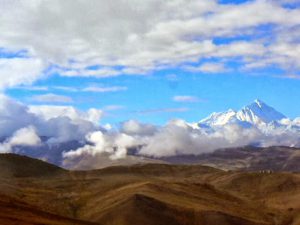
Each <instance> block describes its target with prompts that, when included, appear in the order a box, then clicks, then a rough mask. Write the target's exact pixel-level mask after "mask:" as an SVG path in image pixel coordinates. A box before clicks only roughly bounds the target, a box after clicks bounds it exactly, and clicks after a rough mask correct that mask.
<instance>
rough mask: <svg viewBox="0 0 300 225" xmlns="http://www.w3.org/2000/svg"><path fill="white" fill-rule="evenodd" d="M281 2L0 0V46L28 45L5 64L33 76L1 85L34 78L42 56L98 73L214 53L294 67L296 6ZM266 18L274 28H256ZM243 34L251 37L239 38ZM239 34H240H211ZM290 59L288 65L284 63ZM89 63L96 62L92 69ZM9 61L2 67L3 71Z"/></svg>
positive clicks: (70, 72)
mask: <svg viewBox="0 0 300 225" xmlns="http://www.w3.org/2000/svg"><path fill="white" fill-rule="evenodd" d="M283 3H284V1H267V0H254V1H247V2H245V3H242V4H220V3H218V2H217V1H214V0H203V1H185V0H178V1H160V0H153V1H137V0H133V1H123V0H116V1H114V2H108V1H105V0H90V1H88V2H86V1H80V0H77V1H71V0H65V1H59V0H51V1H48V0H46V1H40V0H32V1H30V2H27V1H26V2H24V1H17V0H11V1H3V0H2V2H1V9H0V26H1V37H0V46H3V47H5V48H8V49H17V50H20V49H21V50H26V51H28V54H29V55H30V57H31V58H22V59H10V60H12V61H10V62H6V63H5V64H6V65H8V64H11V65H20V64H22V66H20V68H22V70H23V72H26V71H27V73H26V74H31V75H30V76H28V75H26V76H25V73H24V76H21V75H20V76H19V75H15V76H13V77H14V78H13V77H12V78H8V77H7V78H6V79H5V81H2V82H1V83H0V84H1V85H0V86H2V87H7V86H14V85H19V84H23V83H24V84H27V83H31V82H32V81H34V80H35V79H38V78H39V77H40V76H39V75H38V74H40V71H41V70H42V69H43V68H44V66H43V64H44V62H47V63H46V64H48V63H54V64H56V65H57V68H58V71H59V72H60V73H61V75H63V76H70V77H77V76H83V77H98V78H103V77H111V76H119V75H122V74H132V73H141V74H144V73H147V71H150V70H156V69H161V68H166V67H170V66H174V65H182V64H183V63H186V62H198V61H199V60H201V59H207V58H211V57H216V58H219V59H224V58H225V59H227V60H238V61H240V62H242V63H243V62H244V60H245V58H247V57H254V59H253V61H255V57H258V56H259V57H261V60H263V61H265V60H267V61H268V62H270V63H274V64H276V65H279V66H280V67H283V68H284V69H286V67H289V66H293V67H295V66H296V67H297V69H299V65H300V64H299V62H300V60H299V54H297V49H298V45H299V40H298V39H297V35H292V34H293V33H294V32H293V30H295V29H297V27H299V24H300V17H299V14H300V10H299V9H298V8H295V9H291V8H287V7H284V6H282V4H283ZM270 12H272V13H270ZM263 25H272V27H273V28H271V29H269V30H264V29H261V28H259V27H261V26H263ZM257 34H258V35H257ZM269 34H270V35H269ZM289 34H291V35H289ZM243 35H247V36H248V37H251V38H248V39H245V40H243ZM283 36H285V37H287V36H289V38H288V41H283ZM236 37H237V38H238V40H239V38H240V39H241V40H243V41H234V42H231V41H229V42H228V43H226V42H224V43H223V44H216V43H214V41H213V40H214V38H229V39H231V38H232V39H233V40H235V38H236ZM260 37H262V38H260ZM285 40H287V39H286V38H285ZM284 59H285V60H284ZM5 60H7V61H9V60H8V59H5ZM289 61H292V65H290V64H288V65H285V64H284V62H289ZM92 65H99V68H98V69H89V66H92ZM13 67H14V66H9V68H4V70H3V71H4V72H5V74H7V72H11V71H12V70H11V68H13ZM24 68H25V70H24ZM16 71H17V72H16ZM19 72H22V71H20V70H18V69H17V70H13V72H12V73H13V74H20V73H19ZM1 77H2V76H1Z"/></svg>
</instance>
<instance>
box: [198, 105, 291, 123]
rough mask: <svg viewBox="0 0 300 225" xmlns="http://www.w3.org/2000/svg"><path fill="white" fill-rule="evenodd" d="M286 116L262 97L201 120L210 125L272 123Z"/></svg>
mask: <svg viewBox="0 0 300 225" xmlns="http://www.w3.org/2000/svg"><path fill="white" fill-rule="evenodd" d="M284 118H286V116H284V115H283V114H282V113H280V112H278V111H277V110H275V109H274V108H272V107H271V106H268V105H267V104H266V103H264V102H263V101H262V100H260V99H255V100H254V102H252V103H251V104H249V105H247V106H245V107H243V108H242V109H241V110H239V111H237V112H236V111H234V110H232V109H229V110H228V111H226V112H222V113H213V114H211V115H210V116H209V117H207V118H205V119H203V120H201V121H200V123H201V124H207V125H210V126H222V125H225V124H228V123H239V124H244V123H245V124H248V125H249V124H252V125H259V124H262V123H270V122H272V121H277V120H281V119H284Z"/></svg>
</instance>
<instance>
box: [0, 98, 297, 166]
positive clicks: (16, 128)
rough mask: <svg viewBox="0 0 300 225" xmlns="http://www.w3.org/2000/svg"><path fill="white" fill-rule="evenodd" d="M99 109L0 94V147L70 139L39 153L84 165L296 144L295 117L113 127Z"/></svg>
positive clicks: (135, 123)
mask: <svg viewBox="0 0 300 225" xmlns="http://www.w3.org/2000/svg"><path fill="white" fill-rule="evenodd" d="M102 113H103V112H102V111H101V110H98V109H90V110H88V111H79V110H77V109H75V108H74V107H71V106H51V105H41V106H26V105H24V104H22V103H20V102H17V101H15V100H13V99H11V98H9V97H7V96H4V95H1V96H0V137H1V138H2V140H3V141H2V144H1V145H0V151H1V152H10V151H13V150H14V148H15V147H17V146H36V145H40V144H46V145H53V144H59V143H65V142H67V141H72V140H75V141H77V142H80V143H81V144H80V147H79V148H78V146H79V145H76V146H74V147H72V148H69V147H68V149H72V150H67V151H65V152H64V153H63V154H62V151H58V152H55V153H51V152H47V153H46V152H45V154H59V155H58V156H56V157H55V158H59V159H61V160H62V159H63V162H64V163H65V164H64V165H68V166H70V167H71V166H72V163H76V162H79V161H80V162H82V163H83V162H84V163H85V165H87V161H89V160H91V162H95V163H96V161H95V158H94V157H96V158H97V159H99V158H101V157H102V156H103V157H105V158H106V159H107V160H120V159H125V158H127V157H128V154H133V153H134V154H135V156H140V157H141V156H151V157H164V156H174V155H181V154H195V155H198V154H202V153H206V152H212V151H214V150H215V149H219V148H226V147H238V146H244V145H253V144H254V145H260V146H274V145H285V146H300V139H299V132H300V122H299V119H295V120H290V119H283V120H282V121H275V122H274V121H273V122H270V123H263V124H260V125H259V126H255V125H249V126H246V127H245V126H243V124H242V123H228V124H223V125H222V126H218V125H214V126H213V125H212V126H205V127H202V126H198V125H197V124H189V123H187V122H186V121H184V120H178V119H177V120H171V121H169V122H168V123H167V124H166V125H164V126H155V125H152V124H147V123H141V122H139V121H136V120H129V121H125V122H123V123H121V124H120V127H119V129H110V128H109V129H104V128H102V127H101V126H100V125H99V120H100V119H101V116H102ZM40 137H43V138H40ZM41 139H42V140H41ZM42 142H43V143H42ZM129 150H130V151H129ZM132 150H134V151H132ZM49 151H51V150H49ZM25 154H26V152H25ZM132 160H133V159H132ZM58 162H60V161H59V160H58ZM97 165H99V164H97Z"/></svg>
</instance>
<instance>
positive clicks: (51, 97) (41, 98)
mask: <svg viewBox="0 0 300 225" xmlns="http://www.w3.org/2000/svg"><path fill="white" fill-rule="evenodd" d="M30 100H31V101H34V102H42V103H72V102H73V99H72V98H71V97H69V96H65V95H57V94H52V93H49V94H44V95H34V96H32V97H31V98H30Z"/></svg>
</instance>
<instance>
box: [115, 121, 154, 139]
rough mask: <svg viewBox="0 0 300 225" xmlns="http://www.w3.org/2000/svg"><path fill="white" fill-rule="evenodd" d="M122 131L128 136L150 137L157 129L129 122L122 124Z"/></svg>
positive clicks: (136, 122)
mask: <svg viewBox="0 0 300 225" xmlns="http://www.w3.org/2000/svg"><path fill="white" fill-rule="evenodd" d="M120 131H121V132H123V133H125V134H128V135H138V136H149V135H152V134H154V133H155V132H156V131H157V127H156V126H154V125H152V124H145V123H140V122H138V121H136V120H128V121H126V122H124V123H122V126H121V129H120Z"/></svg>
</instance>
